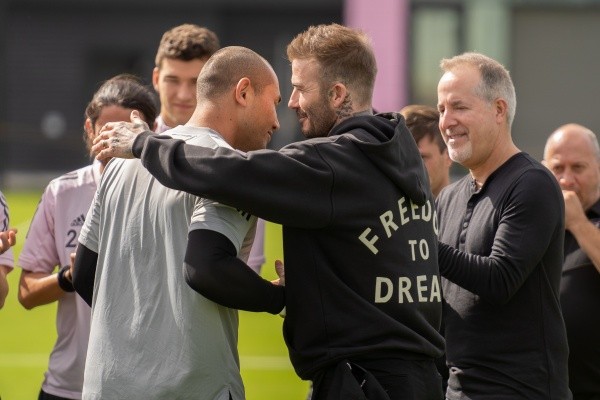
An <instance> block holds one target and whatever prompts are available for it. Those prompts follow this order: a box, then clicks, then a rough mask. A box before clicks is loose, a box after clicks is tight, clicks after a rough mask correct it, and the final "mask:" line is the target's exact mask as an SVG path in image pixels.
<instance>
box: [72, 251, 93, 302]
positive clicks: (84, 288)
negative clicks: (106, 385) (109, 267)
mask: <svg viewBox="0 0 600 400" xmlns="http://www.w3.org/2000/svg"><path fill="white" fill-rule="evenodd" d="M97 263H98V254H97V253H95V252H94V251H92V250H90V249H88V248H87V247H85V246H84V245H83V244H81V243H79V245H78V246H77V252H76V255H75V263H74V264H73V287H74V288H75V291H76V292H77V294H78V295H79V296H81V298H82V299H83V300H85V302H86V303H87V304H88V305H89V306H91V305H92V299H93V297H94V282H95V279H96V265H97Z"/></svg>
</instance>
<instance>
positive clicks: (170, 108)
mask: <svg viewBox="0 0 600 400" xmlns="http://www.w3.org/2000/svg"><path fill="white" fill-rule="evenodd" d="M205 63H206V59H193V60H190V61H183V60H178V59H174V58H165V59H163V60H162V64H161V66H160V68H158V67H156V68H154V71H153V72H152V84H153V86H154V89H155V90H156V92H157V93H158V95H159V97H160V116H161V117H162V118H163V120H164V122H165V124H167V125H168V126H169V127H171V128H173V127H175V126H177V125H185V124H186V123H187V122H188V121H189V119H190V117H191V116H192V114H193V113H194V109H195V108H196V81H197V80H198V74H200V71H201V70H202V67H203V66H204V64H205Z"/></svg>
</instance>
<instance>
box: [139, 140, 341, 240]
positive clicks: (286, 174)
mask: <svg viewBox="0 0 600 400" xmlns="http://www.w3.org/2000/svg"><path fill="white" fill-rule="evenodd" d="M133 154H134V155H135V156H136V157H140V158H141V160H142V164H143V165H144V166H145V167H146V168H147V169H148V171H149V172H150V173H151V174H152V175H153V176H154V177H155V178H156V179H157V180H158V181H159V182H160V183H162V184H163V185H165V186H167V187H169V188H172V189H176V190H182V191H185V192H188V193H191V194H194V195H196V196H201V197H206V198H209V199H212V200H215V201H218V202H221V203H223V204H227V205H229V206H232V207H236V208H238V209H241V210H244V211H246V212H249V213H251V214H253V215H256V216H258V217H260V218H263V219H266V220H268V221H272V222H275V223H278V224H282V225H287V226H294V227H298V228H319V227H322V226H325V225H327V223H328V222H329V221H330V219H331V215H332V206H331V199H330V197H331V190H332V185H333V180H334V176H333V172H332V169H331V168H330V166H329V165H328V164H327V163H326V162H325V161H324V160H323V158H322V157H321V156H320V154H319V152H318V150H317V148H316V146H314V145H310V144H307V143H305V142H301V143H299V144H296V145H291V146H287V147H286V148H284V149H281V150H280V151H274V150H258V151H251V152H248V153H246V154H244V153H240V152H238V151H235V150H231V149H227V148H222V147H221V148H218V149H209V148H206V147H199V146H194V145H189V144H186V143H185V142H184V141H181V140H177V139H172V138H170V137H166V136H156V135H152V134H150V133H144V134H141V135H139V136H138V137H137V138H136V140H135V142H134V147H133Z"/></svg>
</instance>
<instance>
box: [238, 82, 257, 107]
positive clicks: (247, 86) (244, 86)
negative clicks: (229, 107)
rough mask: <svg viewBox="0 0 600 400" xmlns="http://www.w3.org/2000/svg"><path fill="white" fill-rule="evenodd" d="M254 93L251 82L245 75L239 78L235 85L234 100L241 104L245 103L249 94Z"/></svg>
mask: <svg viewBox="0 0 600 400" xmlns="http://www.w3.org/2000/svg"><path fill="white" fill-rule="evenodd" d="M253 93H254V90H253V88H252V83H251V82H250V79H248V78H247V77H243V78H242V79H240V80H239V81H238V83H237V85H235V101H237V102H238V103H239V104H241V105H244V106H245V105H247V104H248V100H249V98H250V96H252V94H253Z"/></svg>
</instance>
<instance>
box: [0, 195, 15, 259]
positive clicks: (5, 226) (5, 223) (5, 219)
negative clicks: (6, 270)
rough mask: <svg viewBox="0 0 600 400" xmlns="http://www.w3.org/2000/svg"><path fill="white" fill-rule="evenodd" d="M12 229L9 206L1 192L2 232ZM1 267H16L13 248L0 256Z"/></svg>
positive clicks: (0, 225)
mask: <svg viewBox="0 0 600 400" xmlns="http://www.w3.org/2000/svg"><path fill="white" fill-rule="evenodd" d="M8 228H10V226H9V218H8V204H7V203H6V199H5V198H4V195H3V194H2V192H0V232H3V231H5V230H7V229H8ZM0 265H5V266H7V267H10V268H12V267H13V265H14V256H13V251H12V247H11V248H9V249H8V250H6V251H5V252H4V253H3V254H0Z"/></svg>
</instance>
